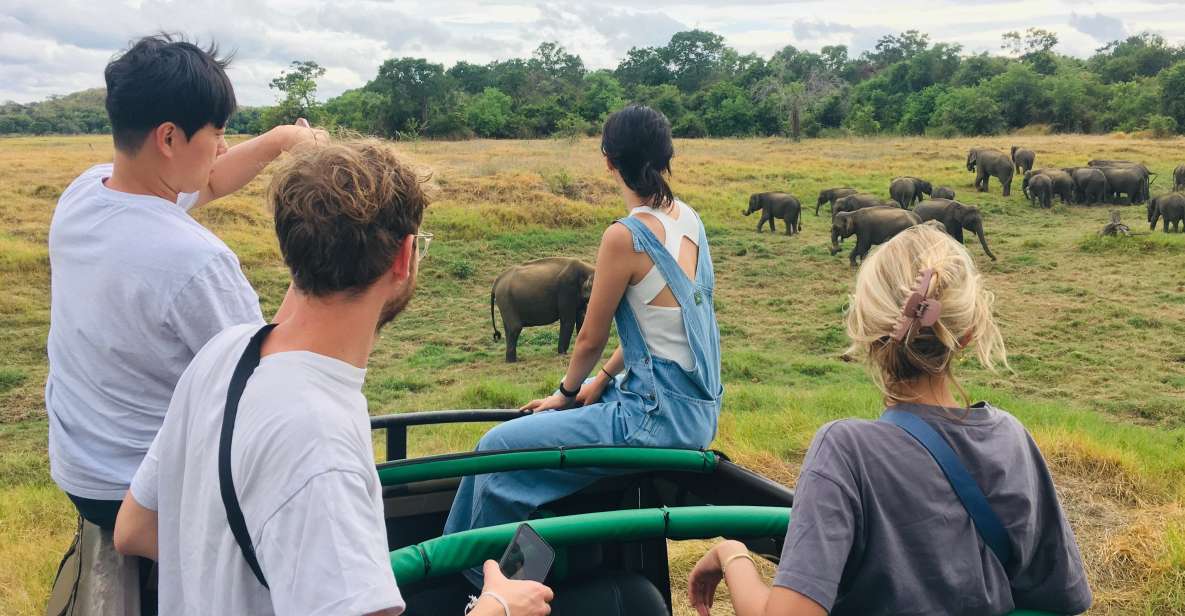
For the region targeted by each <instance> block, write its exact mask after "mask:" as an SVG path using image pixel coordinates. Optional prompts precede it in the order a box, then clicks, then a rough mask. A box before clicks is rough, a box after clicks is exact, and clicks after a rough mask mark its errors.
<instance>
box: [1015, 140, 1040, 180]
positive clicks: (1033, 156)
mask: <svg viewBox="0 0 1185 616" xmlns="http://www.w3.org/2000/svg"><path fill="white" fill-rule="evenodd" d="M1036 160H1037V153H1036V152H1034V151H1032V150H1029V149H1026V148H1022V147H1020V146H1019V145H1014V146H1012V164H1014V165H1016V172H1017V173H1024V172H1026V171H1032V170H1033V162H1034V161H1036Z"/></svg>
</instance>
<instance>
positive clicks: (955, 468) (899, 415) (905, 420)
mask: <svg viewBox="0 0 1185 616" xmlns="http://www.w3.org/2000/svg"><path fill="white" fill-rule="evenodd" d="M879 421H883V422H885V423H891V424H893V425H895V426H897V427H899V428H901V429H902V430H905V431H906V432H908V433H909V435H910V436H912V437H913V438H914V439H916V440H917V442H918V443H921V445H922V447H923V448H925V449H926V451H928V452H930V455H931V456H932V457H933V458H934V461H935V462H937V463H938V466H939V467H941V468H942V473H943V474H944V475H946V480H947V481H949V482H950V485H951V487H952V488H954V491H955V494H956V495H958V497H959V501H960V502H962V503H963V508H964V509H966V510H967V513H968V514H969V515H970V516H971V521H972V522H973V523H974V524H975V530H976V531H978V532H979V537H980V538H981V539H983V542H984V543H985V544H986V545H987V546H988V548H989V549H991V551H992V552H993V553H994V554H995V555H996V558H997V559H998V560H999V561H1000V564H1001V565H1004V566H1007V565H1008V561H1009V560H1010V559H1011V558H1012V544H1011V543H1010V542H1009V541H1008V532H1007V531H1006V530H1005V529H1004V523H1003V522H1001V521H1000V518H999V516H997V515H996V512H995V511H993V510H992V507H991V505H990V504H988V501H987V497H986V496H984V494H983V490H981V489H979V485H978V484H976V483H975V479H974V478H973V477H971V473H969V472H968V471H967V467H965V466H963V463H962V461H960V460H959V456H958V455H957V454H956V453H955V451H954V450H953V449H951V447H950V445H949V444H948V443H947V442H946V440H945V439H943V438H942V436H940V435H939V434H938V432H937V431H935V430H934V428H933V427H931V426H930V424H928V423H926V422H925V421H924V420H923V419H922V418H921V417H918V416H917V415H914V414H913V413H908V412H906V411H896V410H891V409H890V410H886V411H885V412H884V414H882V415H881V417H880V420H879Z"/></svg>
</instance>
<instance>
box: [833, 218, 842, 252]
mask: <svg viewBox="0 0 1185 616" xmlns="http://www.w3.org/2000/svg"><path fill="white" fill-rule="evenodd" d="M841 239H843V238H842V237H841V236H840V234H839V229H837V228H836V227H835V225H832V226H831V255H832V256H835V254H836V253H838V252H839V251H840V247H839V241H840V240H841Z"/></svg>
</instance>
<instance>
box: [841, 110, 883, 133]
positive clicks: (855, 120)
mask: <svg viewBox="0 0 1185 616" xmlns="http://www.w3.org/2000/svg"><path fill="white" fill-rule="evenodd" d="M848 129H850V130H851V131H852V132H853V133H855V134H857V135H860V136H861V137H866V136H869V135H875V134H877V133H879V132H881V124H880V122H877V121H876V120H875V119H874V118H873V117H872V108H871V107H869V106H867V105H857V106H855V107H852V113H851V114H849V115H848Z"/></svg>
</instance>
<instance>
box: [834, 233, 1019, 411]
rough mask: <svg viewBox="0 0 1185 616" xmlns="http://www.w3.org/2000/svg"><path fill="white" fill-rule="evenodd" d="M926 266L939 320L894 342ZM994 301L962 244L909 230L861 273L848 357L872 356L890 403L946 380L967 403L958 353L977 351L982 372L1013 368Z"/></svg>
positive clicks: (945, 236)
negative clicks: (957, 370) (914, 387)
mask: <svg viewBox="0 0 1185 616" xmlns="http://www.w3.org/2000/svg"><path fill="white" fill-rule="evenodd" d="M924 269H932V270H934V278H933V281H932V282H931V285H930V291H929V293H928V295H927V297H930V298H934V299H937V300H938V301H940V302H942V313H941V316H940V317H939V319H938V321H937V322H936V323H934V325H933V326H932V327H920V326H915V327H913V328H912V329H911V331H910V334H909V335H907V336H906V337H905V338H904V339H902V340H901V341H899V342H898V341H895V340H893V339H892V337H891V336H890V334H892V333H893V329H894V328H895V327H896V326H897V321H898V318H900V317H901V314H902V308H903V307H904V306H905V303H906V301H907V300H908V299H909V296H910V295H911V294H912V293H913V292H914V289H915V286H916V284H917V279H918V276H919V272H920V271H921V270H924ZM994 301H995V296H994V295H993V294H992V293H991V292H990V291H988V290H987V289H985V288H984V286H983V276H982V275H981V274H980V273H979V270H978V268H976V266H975V262H974V261H973V260H972V259H971V255H970V254H968V253H967V249H966V248H964V247H963V245H962V244H960V243H958V242H956V241H955V240H954V238H952V237H951V236H950V235H948V234H947V233H946V232H945V231H943V230H942V229H941V228H939V227H937V226H935V225H931V224H923V225H918V226H915V227H911V228H909V229H906V230H905V231H902V232H901V233H899V234H897V236H896V237H894V238H893V239H892V240H889V241H888V242H886V243H885V244H884V245H882V246H881V247H880V249H879V250H877V251H876V252H875V253H873V255H872V256H870V257H868V258H867V259H866V260H865V261H864V264H863V265H862V266H861V268H860V272H859V274H858V275H857V277H856V289H855V292H854V293H853V294H852V295H851V296H850V297H849V300H848V305H849V307H848V311H847V331H848V338H849V339H850V340H851V346H850V347H849V348H848V354H850V355H856V356H861V355H862V356H864V357H865V358H866V360H867V362H868V364H869V367H870V369H871V372H872V376H873V378H874V379H875V380H876V383H877V385H878V386H879V387H880V389H881V392H882V393H883V394H884V396H885V397H886V399H889V400H899V401H907V400H909V399H910V396H909V395H908V394H907V393H906V391H905V388H903V387H902V385H903V384H904V383H907V382H911V381H914V380H916V379H918V378H920V377H923V376H925V375H943V376H946V377H948V378H949V379H950V380H951V382H952V383H953V384H954V385H955V387H956V388H957V389H958V390H959V392H960V393H961V394H962V397H963V399H964V401H966V402H967V404H968V405H969V404H970V400H969V399H968V396H967V393H966V392H965V391H964V390H963V389H962V387H960V386H959V384H958V382H957V381H956V380H955V379H954V376H953V374H951V361H952V359H953V358H954V356H955V354H956V353H958V352H959V351H960V350H961V349H963V348H966V347H974V351H975V356H976V357H977V358H978V359H979V363H980V364H982V365H983V366H984V367H986V368H988V369H990V370H994V369H995V367H996V366H997V365H998V364H1002V365H1003V366H1005V367H1007V366H1008V359H1007V356H1006V354H1005V350H1004V338H1003V337H1002V336H1001V335H1000V329H999V327H998V326H997V325H996V321H995V319H994V318H993V317H992V304H993V303H994Z"/></svg>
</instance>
